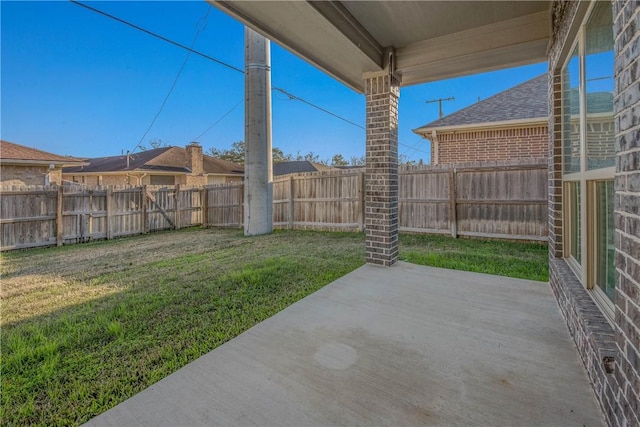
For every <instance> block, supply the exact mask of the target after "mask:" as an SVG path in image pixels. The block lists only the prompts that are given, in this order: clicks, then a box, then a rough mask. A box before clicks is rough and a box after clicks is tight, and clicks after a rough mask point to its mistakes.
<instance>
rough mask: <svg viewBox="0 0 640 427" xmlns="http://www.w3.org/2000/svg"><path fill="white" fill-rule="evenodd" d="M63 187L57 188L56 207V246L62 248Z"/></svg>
mask: <svg viewBox="0 0 640 427" xmlns="http://www.w3.org/2000/svg"><path fill="white" fill-rule="evenodd" d="M63 191H64V190H63V187H62V185H59V186H58V205H57V206H56V245H57V246H62V240H63V237H64V217H63V216H62V212H63V209H62V208H63V205H64V202H63V196H64V194H63Z"/></svg>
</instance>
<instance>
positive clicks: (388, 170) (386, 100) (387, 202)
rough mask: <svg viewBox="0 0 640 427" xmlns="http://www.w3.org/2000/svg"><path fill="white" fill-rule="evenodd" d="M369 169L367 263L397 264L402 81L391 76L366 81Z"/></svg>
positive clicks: (376, 76)
mask: <svg viewBox="0 0 640 427" xmlns="http://www.w3.org/2000/svg"><path fill="white" fill-rule="evenodd" d="M365 95H366V98H367V101H366V102H367V105H366V108H367V149H366V157H367V168H366V180H365V182H366V183H365V235H366V252H367V262H369V263H372V264H379V265H383V266H391V265H393V264H394V263H395V262H396V261H397V260H398V98H399V96H400V80H399V78H398V77H396V76H394V75H393V74H391V73H383V74H380V75H374V76H366V77H365Z"/></svg>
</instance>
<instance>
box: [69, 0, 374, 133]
mask: <svg viewBox="0 0 640 427" xmlns="http://www.w3.org/2000/svg"><path fill="white" fill-rule="evenodd" d="M69 1H70V2H71V3H73V4H76V5H78V6H81V7H84V8H85V9H88V10H90V11H92V12H95V13H98V14H100V15H102V16H105V17H107V18H110V19H113V20H115V21H117V22H120V23H122V24H125V25H127V26H129V27H131V28H134V29H136V30H138V31H142V32H143V33H145V34H148V35H150V36H152V37H155V38H158V39H160V40H163V41H165V42H167V43H170V44H172V45H174V46H177V47H179V48H182V49H185V50H187V51H189V52H191V53H194V54H196V55H198V56H200V57H202V58H205V59H208V60H210V61H213V62H215V63H216V64H219V65H222V66H224V67H227V68H229V69H231V70H233V71H236V72H238V73H241V74H244V70H242V69H240V68H238V67H235V66H233V65H231V64H228V63H226V62H224V61H221V60H219V59H216V58H214V57H212V56H210V55H207V54H205V53H203V52H200V51H198V50H196V49H194V48H193V47H188V46H185V45H183V44H181V43H178V42H175V41H173V40H171V39H169V38H167V37H164V36H162V35H160V34H157V33H155V32H153V31H150V30H147V29H146V28H143V27H140V26H139V25H136V24H133V23H131V22H129V21H126V20H124V19H122V18H118V17H117V16H114V15H111V14H109V13H107V12H103V11H102V10H100V9H96V8H95V7H92V6H89V5H87V4H85V3H81V2H79V1H77V0H69ZM272 90H275V91H278V92H281V93H282V94H284V95H286V96H287V97H288V98H289V99H292V100H296V101H300V102H303V103H305V104H307V105H309V106H311V107H313V108H315V109H317V110H320V111H322V112H324V113H326V114H329V115H331V116H333V117H335V118H337V119H340V120H342V121H344V122H347V123H349V124H351V125H353V126H356V127H359V128H360V129H364V127H363V126H361V125H359V124H357V123H354V122H352V121H351V120H349V119H346V118H344V117H342V116H340V115H338V114H335V113H333V112H331V111H329V110H327V109H326V108H323V107H320V106H319V105H316V104H314V103H312V102H310V101H307V100H306V99H303V98H300V97H299V96H296V95H294V94H292V93H290V92H288V91H286V90H285V89H283V88H280V87H277V86H272ZM214 125H215V124H214ZM214 125H212V126H211V127H213V126H214ZM205 133H206V132H205Z"/></svg>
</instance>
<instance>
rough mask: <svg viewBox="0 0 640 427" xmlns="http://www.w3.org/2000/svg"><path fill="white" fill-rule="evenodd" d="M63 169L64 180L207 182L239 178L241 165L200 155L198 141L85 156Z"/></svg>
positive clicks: (146, 183)
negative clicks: (183, 145)
mask: <svg viewBox="0 0 640 427" xmlns="http://www.w3.org/2000/svg"><path fill="white" fill-rule="evenodd" d="M86 162H87V165H86V166H79V167H71V168H64V170H63V178H64V180H65V181H73V182H76V183H79V184H84V185H89V186H95V185H175V184H182V185H208V184H223V183H226V182H231V181H242V177H243V174H244V170H243V167H242V165H237V164H235V163H231V162H227V161H225V160H220V159H216V158H214V157H211V156H207V155H203V153H202V147H201V146H200V145H199V144H198V143H191V144H188V145H187V146H186V148H181V147H162V148H155V149H153V150H146V151H141V152H139V153H135V154H124V155H121V156H111V157H99V158H94V159H87V160H86Z"/></svg>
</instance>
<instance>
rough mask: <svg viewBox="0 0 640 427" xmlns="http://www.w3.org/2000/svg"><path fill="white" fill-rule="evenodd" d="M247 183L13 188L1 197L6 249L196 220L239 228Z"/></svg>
mask: <svg viewBox="0 0 640 427" xmlns="http://www.w3.org/2000/svg"><path fill="white" fill-rule="evenodd" d="M242 191H243V189H242V184H239V185H238V184H234V185H227V186H208V187H204V188H196V187H181V186H179V185H177V186H170V187H159V186H143V187H122V188H119V187H108V188H100V187H96V188H71V187H11V188H7V187H5V188H3V189H2V197H1V198H0V215H1V216H0V227H1V232H2V234H1V236H0V238H1V241H2V246H1V250H9V249H21V248H31V247H37V246H49V245H62V244H71V243H80V242H86V241H89V240H95V239H111V238H115V237H121V236H130V235H134V234H145V233H148V232H149V231H157V230H166V229H179V228H182V227H188V226H193V225H204V226H222V227H240V226H241V225H242Z"/></svg>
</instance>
